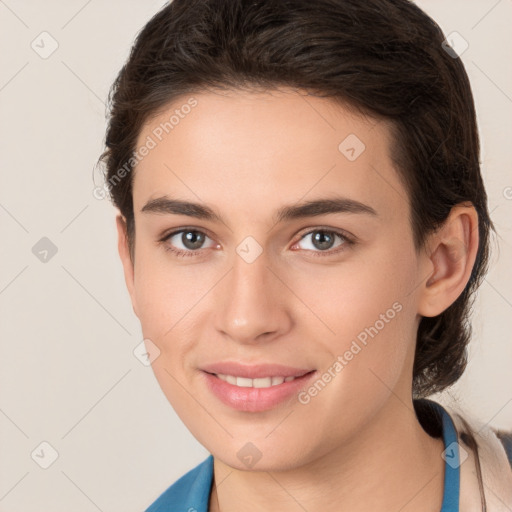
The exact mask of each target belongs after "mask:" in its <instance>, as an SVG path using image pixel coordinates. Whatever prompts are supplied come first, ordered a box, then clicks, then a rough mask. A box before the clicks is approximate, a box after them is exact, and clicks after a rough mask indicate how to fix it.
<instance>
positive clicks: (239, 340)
mask: <svg viewBox="0 0 512 512" xmlns="http://www.w3.org/2000/svg"><path fill="white" fill-rule="evenodd" d="M193 98H194V99H193V100H190V98H188V97H185V98H183V99H182V100H180V101H177V102H174V103H173V104H172V105H170V106H169V108H168V109H166V110H165V112H163V113H160V114H159V115H158V116H157V117H154V118H153V119H151V121H150V122H148V123H147V124H146V126H145V127H144V129H143V130H142V131H141V133H140V135H139V139H138V143H137V148H140V147H142V146H143V145H145V144H146V145H147V147H149V146H151V148H150V150H149V151H147V152H146V153H147V154H146V156H144V158H142V159H141V160H140V162H139V163H138V164H137V166H136V168H135V171H134V176H133V180H134V181H133V200H134V212H135V232H136V243H135V251H134V266H133V267H132V266H131V262H130V261H129V258H128V257H127V256H126V254H127V253H126V251H125V252H124V253H123V252H122V255H123V254H124V256H123V263H124V267H125V276H126V280H127V285H128V289H129V291H130V295H131V299H132V303H133V307H134V311H135V313H136V315H137V316H138V318H139V319H140V322H141V326H142V331H143V335H144V338H145V339H146V343H147V346H148V349H149V351H150V353H153V354H154V355H157V357H156V358H155V359H154V361H153V363H152V367H153V371H154V373H155V375H156V378H157V380H158V382H159V384H160V386H161V388H162V390H163V392H164V394H165V395H166V397H167V398H168V400H169V402H170V403H171V404H172V406H173V408H174V409H175V411H176V412H177V414H178V415H179V416H180V418H181V419H182V421H183V422H184V423H185V425H186V426H187V427H188V429H189V430H190V431H191V432H192V434H193V435H194V436H195V437H196V438H197V439H198V440H199V442H201V443H202V444H203V445H204V446H205V447H206V448H207V449H208V450H209V451H210V452H211V453H212V454H213V455H214V456H215V457H217V458H218V459H220V460H222V461H223V462H225V463H226V464H229V465H230V466H232V467H236V468H239V469H247V467H248V461H249V459H250V458H251V457H252V459H258V458H259V459H260V460H259V461H258V465H257V468H258V469H262V470H279V469H285V468H293V467H298V466H301V465H303V464H306V463H308V462H309V461H312V460H314V459H316V458H318V457H320V456H322V455H323V454H327V453H330V452H332V450H334V449H335V448H336V447H339V446H341V445H343V444H346V443H349V442H351V440H353V439H354V438H355V437H357V435H358V433H359V432H362V431H364V430H365V429H368V428H369V426H370V425H371V424H372V421H373V419H374V418H375V417H376V415H377V414H378V413H382V411H384V410H385V408H386V407H387V404H389V400H390V397H391V396H392V395H393V394H394V395H398V396H400V397H403V400H404V401H407V400H409V402H410V394H411V375H412V363H413V356H414V343H415V339H416V332H417V327H418V322H419V316H418V300H419V298H418V291H417V290H418V288H417V284H419V283H420V282H421V280H422V279H424V277H425V275H424V269H423V268H422V265H421V264H420V260H419V257H418V255H417V253H416V251H415V249H414V245H413V238H412V230H411V225H410V221H409V204H408V199H407V197H408V196H407V192H406V190H405V189H404V187H403V185H402V184H401V182H400V179H399V177H398V174H397V171H396V169H395V168H394V166H393V163H392V160H391V154H390V152H391V147H392V145H391V135H390V127H389V126H388V125H387V124H386V123H385V122H383V121H380V122H378V121H376V120H375V119H370V118H367V117H363V116H361V115H359V114H356V113H354V112H353V111H351V110H349V109H346V108H344V107H341V106H339V105H337V104H335V103H333V102H332V100H328V99H322V98H317V97H313V96H306V95H305V94H304V93H298V92H294V91H291V90H285V89H281V90H279V91H277V90H276V91H272V92H268V91H267V92H261V93H256V92H251V93H249V92H242V91H231V92H229V93H226V92H223V93H213V92H212V93H201V94H197V95H194V96H193ZM185 105H192V106H191V107H190V108H188V107H185ZM173 115H174V119H173V121H171V123H172V129H171V128H169V126H170V125H169V119H170V118H171V116H173ZM166 122H167V123H168V124H167V125H165V123H166ZM162 126H167V131H168V133H166V131H165V130H163V134H162ZM150 139H151V140H152V141H153V142H154V144H153V143H151V142H149V143H148V141H149V140H150ZM160 139H161V140H160ZM188 203H193V205H191V204H188ZM194 205H195V206H194ZM118 227H119V229H120V234H121V239H120V240H123V238H122V226H121V223H119V224H118ZM124 243H125V242H123V241H122V243H121V245H122V244H124ZM148 340H150V341H148ZM252 459H251V460H252Z"/></svg>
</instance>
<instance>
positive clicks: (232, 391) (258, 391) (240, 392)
mask: <svg viewBox="0 0 512 512" xmlns="http://www.w3.org/2000/svg"><path fill="white" fill-rule="evenodd" d="M316 373H317V372H316V370H310V371H307V370H306V371H299V372H298V374H297V375H279V374H276V375H267V376H260V377H255V378H250V377H246V376H240V375H230V374H227V373H213V372H208V371H204V370H203V371H202V374H203V376H204V378H205V381H206V387H207V389H208V390H209V392H210V393H211V394H212V395H213V396H214V397H216V398H217V399H218V400H220V401H221V402H222V403H223V404H224V405H228V406H229V407H230V408H233V409H236V410H239V411H246V412H263V411H268V410H270V409H273V408H276V407H278V406H282V405H283V404H284V403H287V402H291V401H292V400H293V399H294V398H295V399H297V395H298V393H299V391H300V390H301V389H302V388H304V387H305V386H307V385H308V383H309V382H310V380H311V379H312V378H313V375H315V374H316Z"/></svg>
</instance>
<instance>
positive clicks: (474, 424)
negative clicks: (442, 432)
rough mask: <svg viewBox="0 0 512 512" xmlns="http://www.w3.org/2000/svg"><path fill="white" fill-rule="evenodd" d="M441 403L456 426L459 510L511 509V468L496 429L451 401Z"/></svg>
mask: <svg viewBox="0 0 512 512" xmlns="http://www.w3.org/2000/svg"><path fill="white" fill-rule="evenodd" d="M443 407H444V408H445V410H446V411H447V412H448V414H449V415H450V416H451V418H452V420H453V423H454V425H455V428H456V430H457V438H458V439H457V440H458V443H459V451H460V460H461V461H462V463H461V466H460V505H459V511H460V512H512V468H511V465H510V462H509V460H508V457H507V453H506V451H505V448H504V446H503V444H502V441H501V440H500V438H499V437H498V436H497V432H498V431H497V430H496V429H494V428H492V427H490V426H488V425H486V424H484V423H483V422H481V421H479V420H477V419H476V418H474V417H471V416H470V415H469V414H467V413H462V412H461V411H460V410H459V409H457V408H456V407H455V406H454V405H451V406H450V405H444V404H443ZM466 454H467V458H466V459H465V460H464V458H465V456H466Z"/></svg>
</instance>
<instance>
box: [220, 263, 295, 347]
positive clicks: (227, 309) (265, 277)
mask: <svg viewBox="0 0 512 512" xmlns="http://www.w3.org/2000/svg"><path fill="white" fill-rule="evenodd" d="M278 274H279V272H278V271H276V270H275V269H274V268H271V267H270V264H269V261H268V258H266V256H265V253H263V254H261V255H260V256H259V257H258V258H257V259H256V260H255V261H252V262H251V263H248V262H247V261H245V260H244V259H243V258H242V257H240V256H239V255H238V254H236V255H235V257H234V259H233V267H232V269H231V271H230V272H229V273H228V274H227V276H226V277H225V278H224V279H223V280H222V283H219V286H217V287H216V291H215V297H214V304H215V308H216V312H215V327H216V329H217V330H218V331H219V332H221V333H222V334H223V336H224V337H225V338H227V339H231V340H234V341H236V342H237V343H242V344H251V343H253V344H254V343H256V344H257V343H262V342H263V341H265V342H269V341H272V340H275V339H276V338H278V337H280V336H283V334H284V333H286V332H287V331H288V330H289V329H290V327H291V325H292V317H291V310H290V309H288V308H289V307H290V304H289V302H288V301H287V297H288V296H289V294H290V292H289V290H288V289H287V287H286V285H285V284H284V283H283V281H284V279H283V278H282V277H281V276H279V275H278Z"/></svg>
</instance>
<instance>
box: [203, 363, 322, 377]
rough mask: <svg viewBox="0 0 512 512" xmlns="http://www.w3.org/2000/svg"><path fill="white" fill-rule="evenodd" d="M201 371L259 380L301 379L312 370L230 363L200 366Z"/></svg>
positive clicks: (279, 365) (262, 364)
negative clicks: (274, 378) (267, 378)
mask: <svg viewBox="0 0 512 512" xmlns="http://www.w3.org/2000/svg"><path fill="white" fill-rule="evenodd" d="M201 370H203V371H205V372H207V373H215V374H217V375H218V374H222V375H233V376H235V377H245V378H246V379H260V378H263V377H302V376H303V375H305V374H306V373H309V372H311V371H313V370H311V369H307V368H293V367H291V366H285V365H281V364H264V363H261V364H250V365H249V364H247V365H242V364H240V363H235V362H231V361H224V362H220V363H213V364H209V365H206V366H202V367H201Z"/></svg>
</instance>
